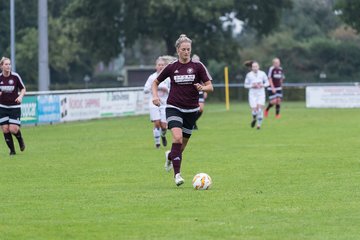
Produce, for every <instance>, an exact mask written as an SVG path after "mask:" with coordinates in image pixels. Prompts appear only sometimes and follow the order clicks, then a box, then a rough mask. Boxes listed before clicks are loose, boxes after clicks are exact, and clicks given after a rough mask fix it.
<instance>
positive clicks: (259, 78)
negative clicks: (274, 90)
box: [244, 70, 270, 108]
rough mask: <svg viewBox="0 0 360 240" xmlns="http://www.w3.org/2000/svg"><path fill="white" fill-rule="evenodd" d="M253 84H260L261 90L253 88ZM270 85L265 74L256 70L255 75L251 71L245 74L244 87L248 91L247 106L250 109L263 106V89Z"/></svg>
mask: <svg viewBox="0 0 360 240" xmlns="http://www.w3.org/2000/svg"><path fill="white" fill-rule="evenodd" d="M255 83H261V84H262V85H263V87H262V88H253V85H254V84H255ZM269 85H270V83H269V79H268V77H267V75H266V73H265V72H263V71H261V70H258V71H257V73H254V72H253V71H251V72H249V73H248V74H246V78H245V84H244V87H245V88H248V89H249V104H250V107H251V108H255V107H256V106H257V105H265V88H266V87H268V86H269Z"/></svg>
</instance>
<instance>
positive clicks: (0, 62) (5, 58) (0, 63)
mask: <svg viewBox="0 0 360 240" xmlns="http://www.w3.org/2000/svg"><path fill="white" fill-rule="evenodd" d="M5 60H9V61H11V60H10V58H7V57H2V58H1V60H0V65H1V66H2V65H3V64H4V62H5Z"/></svg>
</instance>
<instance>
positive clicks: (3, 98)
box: [0, 57, 26, 155]
mask: <svg viewBox="0 0 360 240" xmlns="http://www.w3.org/2000/svg"><path fill="white" fill-rule="evenodd" d="M0 67H1V69H2V73H1V74H0V89H1V95H0V125H1V129H2V131H3V134H4V138H5V142H6V144H7V145H8V147H9V149H10V155H15V154H16V152H15V147H14V142H13V138H12V135H11V134H14V136H15V137H16V138H17V140H18V142H19V146H20V150H21V151H24V150H25V143H24V139H23V138H22V135H21V131H20V124H21V122H20V117H21V106H20V104H21V102H22V99H23V97H24V95H25V91H26V90H25V85H24V83H23V81H22V80H21V77H20V75H19V74H17V73H15V72H12V71H11V61H10V59H9V58H6V57H2V58H1V60H0ZM19 90H20V94H19V93H18V92H19Z"/></svg>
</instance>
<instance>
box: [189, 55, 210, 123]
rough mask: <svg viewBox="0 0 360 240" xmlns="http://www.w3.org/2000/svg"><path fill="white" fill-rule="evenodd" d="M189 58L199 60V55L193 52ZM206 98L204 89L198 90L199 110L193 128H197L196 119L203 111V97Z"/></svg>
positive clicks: (194, 60)
mask: <svg viewBox="0 0 360 240" xmlns="http://www.w3.org/2000/svg"><path fill="white" fill-rule="evenodd" d="M191 60H192V61H193V62H200V57H199V56H198V55H196V54H194V55H193V56H192V58H191ZM206 98H207V93H206V92H204V91H200V92H199V107H200V109H199V111H198V114H197V116H196V122H195V125H194V129H195V130H197V129H198V126H197V124H196V123H197V120H199V118H200V117H201V115H202V114H203V112H204V107H205V99H206Z"/></svg>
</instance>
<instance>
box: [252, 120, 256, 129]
mask: <svg viewBox="0 0 360 240" xmlns="http://www.w3.org/2000/svg"><path fill="white" fill-rule="evenodd" d="M255 124H256V119H254V120H252V121H251V127H252V128H254V127H255Z"/></svg>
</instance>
